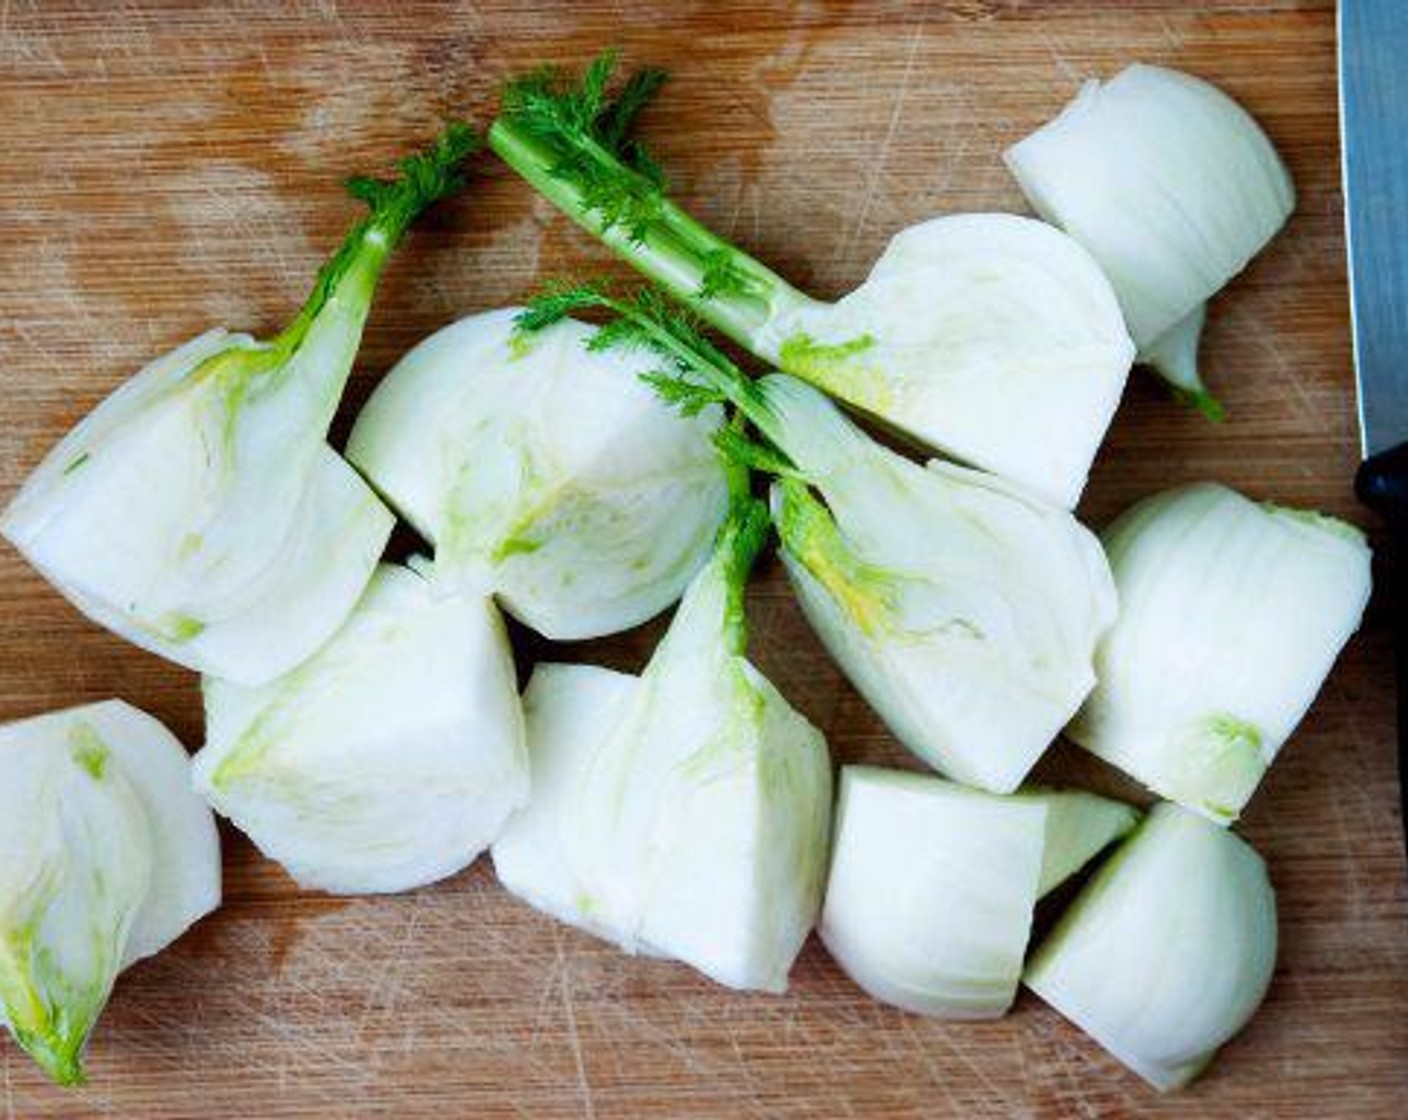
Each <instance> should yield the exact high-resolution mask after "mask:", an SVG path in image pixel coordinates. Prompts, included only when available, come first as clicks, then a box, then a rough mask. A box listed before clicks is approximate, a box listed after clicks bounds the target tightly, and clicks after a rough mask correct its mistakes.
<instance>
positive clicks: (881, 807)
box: [819, 766, 1139, 1019]
mask: <svg viewBox="0 0 1408 1120" xmlns="http://www.w3.org/2000/svg"><path fill="white" fill-rule="evenodd" d="M1138 819H1139V814H1138V813H1137V812H1136V811H1135V810H1134V809H1132V808H1131V807H1130V806H1128V805H1124V804H1122V803H1120V802H1118V801H1109V800H1106V799H1105V798H1102V797H1096V796H1095V795H1094V794H1090V793H1083V792H1080V791H1074V790H1044V789H1036V788H1033V789H1031V790H1026V791H1023V792H1022V793H1018V794H1013V795H1008V796H998V795H996V794H990V793H983V792H980V791H978V790H972V789H965V788H964V787H962V786H959V785H955V784H953V783H952V782H946V781H944V780H942V779H940V778H936V777H933V776H931V775H924V774H913V773H908V772H904V771H899V770H882V769H880V768H878V767H874V766H847V767H845V768H844V769H842V771H841V794H840V798H839V801H838V804H837V808H836V828H835V835H834V837H833V839H832V845H831V872H830V877H829V879H828V881H827V886H826V902H825V905H824V907H823V910H822V916H821V924H820V927H819V929H820V933H821V939H822V941H823V942H824V943H825V944H826V947H827V949H828V950H830V952H831V955H832V956H833V957H835V958H836V961H837V962H838V963H839V964H840V965H841V967H842V968H843V969H844V970H845V972H846V974H847V975H849V976H850V977H851V978H852V979H853V980H855V982H856V983H857V984H859V985H860V986H861V987H862V988H864V989H865V990H866V991H867V992H869V993H870V994H871V995H872V996H874V997H875V998H876V999H879V1000H883V1001H884V1002H886V1003H890V1004H894V1005H895V1006H896V1007H902V1008H904V1009H905V1010H907V1011H913V1012H915V1013H916V1014H919V1015H933V1016H937V1017H940V1018H947V1019H992V1018H997V1017H999V1016H1001V1015H1003V1014H1005V1013H1006V1012H1007V1010H1008V1008H1009V1007H1011V1005H1012V1001H1013V999H1014V998H1015V997H1016V995H1017V983H1018V981H1019V980H1020V979H1021V975H1022V958H1023V956H1024V955H1025V953H1026V948H1027V941H1028V939H1029V938H1030V936H1031V926H1032V911H1033V908H1034V907H1035V905H1036V902H1037V900H1038V899H1039V898H1040V897H1041V896H1042V895H1044V894H1046V893H1047V892H1048V891H1050V890H1052V889H1053V888H1054V887H1055V886H1057V885H1058V884H1059V883H1061V882H1062V881H1063V880H1064V879H1066V878H1067V877H1068V876H1070V875H1072V874H1074V873H1075V872H1076V871H1078V870H1079V869H1080V868H1081V867H1082V866H1084V864H1085V863H1086V862H1087V861H1088V860H1090V859H1091V858H1093V857H1094V856H1095V855H1097V854H1098V853H1099V852H1100V851H1101V849H1103V848H1105V847H1106V846H1107V845H1108V844H1110V843H1112V842H1114V841H1115V840H1117V839H1118V838H1119V837H1121V836H1123V835H1125V834H1126V833H1127V832H1129V830H1130V829H1132V828H1133V827H1134V825H1135V823H1136V822H1137V821H1138Z"/></svg>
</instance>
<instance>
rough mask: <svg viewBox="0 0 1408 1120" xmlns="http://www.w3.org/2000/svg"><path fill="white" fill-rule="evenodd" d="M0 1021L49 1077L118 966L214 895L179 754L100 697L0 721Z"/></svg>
mask: <svg viewBox="0 0 1408 1120" xmlns="http://www.w3.org/2000/svg"><path fill="white" fill-rule="evenodd" d="M0 769H3V771H4V775H5V780H4V782H3V783H0V1024H3V1025H5V1026H7V1027H9V1029H10V1031H11V1033H12V1034H13V1035H14V1036H15V1038H16V1040H17V1041H18V1042H19V1043H20V1045H21V1046H23V1047H24V1048H25V1050H27V1051H28V1052H29V1053H30V1055H31V1056H32V1057H33V1058H34V1059H35V1060H36V1061H37V1062H38V1064H39V1065H40V1066H41V1067H42V1068H43V1069H44V1071H45V1072H46V1073H47V1074H48V1075H49V1076H50V1077H51V1078H52V1079H53V1080H55V1081H57V1082H59V1083H60V1084H65V1085H72V1084H78V1083H81V1082H82V1081H83V1079H84V1072H83V1061H82V1056H83V1050H84V1047H85V1046H86V1044H87V1041H88V1037H89V1035H90V1034H91V1032H92V1030H93V1028H94V1026H95V1024H96V1022H97V1019H98V1016H99V1015H100V1013H101V1012H102V1009H103V1006H104V1004H105V1003H106V1002H107V998H108V995H109V993H110V992H111V990H112V986H113V982H114V981H115V980H116V978H117V974H118V972H119V971H121V969H123V968H125V967H126V966H127V965H128V964H130V963H132V962H133V961H135V960H137V959H139V958H141V957H144V956H148V955H150V954H152V953H155V952H157V951H159V950H160V949H162V948H164V947H165V946H166V945H167V944H169V943H170V942H171V941H173V940H175V939H176V938H177V937H178V936H180V935H181V934H182V933H183V932H184V931H185V930H186V929H187V928H188V927H189V926H190V925H191V924H192V923H194V922H195V921H196V920H197V919H199V918H200V917H202V916H204V915H205V914H206V913H208V912H210V911H211V910H213V909H214V908H215V907H216V906H217V905H218V904H219V900H220V852H219V841H218V838H217V835H216V831H215V823H214V820H213V818H212V817H211V814H210V811H209V809H208V808H207V807H206V806H205V805H204V803H203V802H201V800H200V799H199V798H198V797H196V796H195V794H194V793H192V792H191V789H190V766H189V760H188V759H187V757H186V752H185V749H184V748H183V747H182V746H181V745H180V744H179V743H178V742H177V741H176V740H175V739H174V738H173V737H172V736H171V734H170V733H169V732H168V731H167V730H166V729H165V728H164V727H162V725H161V724H160V723H158V722H157V721H156V720H154V719H153V718H152V717H151V716H148V715H147V714H146V713H144V712H141V711H138V710H137V709H136V708H133V707H131V706H129V705H127V704H124V703H122V702H120V701H116V700H111V701H105V702H102V703H97V704H89V705H86V706H84V707H80V708H71V709H68V710H65V711H61V712H53V713H50V714H48V715H43V716H37V717H34V718H32V719H27V720H21V721H19V722H17V723H11V724H7V725H5V726H3V727H0Z"/></svg>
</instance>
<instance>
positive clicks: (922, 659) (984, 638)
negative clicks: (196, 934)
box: [520, 284, 1116, 793]
mask: <svg viewBox="0 0 1408 1120" xmlns="http://www.w3.org/2000/svg"><path fill="white" fill-rule="evenodd" d="M582 308H595V309H604V310H607V311H609V312H611V313H612V314H614V315H615V316H616V318H615V319H613V320H612V321H611V322H610V323H608V324H607V325H606V326H605V327H603V328H602V333H603V335H604V336H605V337H607V338H608V339H610V341H611V342H612V343H613V344H615V345H622V346H634V347H638V348H643V349H646V350H650V351H653V352H654V353H655V354H656V355H657V359H659V360H663V361H664V363H665V366H666V367H667V368H666V369H665V370H663V371H661V372H658V373H657V374H655V375H654V376H652V377H651V379H650V380H651V383H652V384H653V385H654V386H655V388H656V391H657V392H659V393H661V395H662V397H664V398H665V399H666V400H669V401H671V402H672V403H675V404H676V405H677V406H679V407H681V408H682V409H686V410H687V409H694V408H698V407H701V406H703V405H704V404H706V403H713V402H717V401H719V400H729V401H731V402H732V403H733V404H734V405H735V406H736V407H737V409H738V410H739V412H740V413H741V414H742V415H743V416H745V417H746V418H747V419H748V420H749V421H750V422H751V423H752V424H753V425H754V426H755V427H756V428H757V429H758V430H759V431H760V432H761V433H762V434H763V436H764V437H765V438H766V439H767V440H768V441H769V443H770V444H771V448H764V447H760V446H759V445H757V444H752V443H749V442H748V441H747V440H746V439H745V438H744V437H743V436H742V435H741V434H740V433H738V432H736V431H733V430H732V429H726V430H725V431H724V432H722V433H720V441H721V444H722V446H723V447H724V448H725V450H726V451H731V452H732V453H735V454H738V455H742V456H743V457H744V459H745V461H748V462H749V463H750V465H751V466H755V467H759V468H760V469H764V470H768V471H771V472H773V473H774V474H777V475H779V476H780V481H779V482H778V483H776V484H775V486H774V488H773V517H774V520H775V521H776V524H777V528H778V535H779V537H780V538H781V541H782V556H783V560H784V561H785V562H786V565H787V568H788V572H789V574H790V575H791V576H792V580H793V584H794V586H795V588H796V590H797V594H798V597H799V599H800V601H801V603H802V607H803V610H804V611H805V613H806V614H807V616H808V618H809V619H810V621H811V623H812V625H813V627H815V629H816V630H817V632H818V634H819V635H820V636H821V638H822V641H823V642H824V643H825V645H826V646H827V648H828V649H829V650H830V652H831V654H832V656H833V657H835V658H836V660H837V661H838V663H839V664H840V665H841V667H842V668H843V669H844V670H845V671H846V673H847V675H848V676H849V677H850V679H851V681H852V683H853V684H855V686H856V687H857V689H859V690H860V692H861V693H862V694H863V695H864V696H865V698H866V699H867V700H868V701H869V702H870V703H871V705H872V706H874V708H875V709H876V711H877V712H878V713H879V714H880V716H881V717H882V718H883V719H884V720H885V722H886V724H887V725H888V726H889V728H890V730H891V731H893V732H894V733H895V735H896V737H898V738H899V739H900V741H901V742H903V743H904V744H905V746H907V747H908V748H909V749H910V750H912V751H914V752H915V754H917V755H919V757H921V758H923V759H924V760H925V761H927V762H928V763H929V764H930V765H932V766H934V767H936V768H937V769H939V770H942V771H943V772H944V773H946V774H948V775H949V776H951V777H953V778H955V779H957V780H959V781H962V782H965V783H968V784H970V785H977V786H981V787H982V788H984V789H987V790H991V791H993V792H995V793H1010V792H1011V791H1012V790H1014V789H1016V788H1017V786H1018V785H1019V784H1020V783H1021V781H1022V779H1023V777H1025V776H1026V774H1027V772H1028V771H1029V770H1030V769H1031V768H1032V766H1033V765H1034V764H1035V762H1036V760H1037V759H1038V758H1039V757H1040V755H1041V754H1042V752H1043V751H1045V750H1046V748H1047V747H1048V746H1049V745H1050V743H1051V741H1052V740H1053V739H1054V738H1055V736H1056V734H1057V732H1059V731H1060V729H1061V728H1062V727H1063V726H1064V725H1065V724H1066V723H1067V722H1068V721H1069V720H1070V718H1071V717H1072V716H1073V715H1074V714H1075V712H1076V710H1077V709H1078V708H1079V707H1080V704H1081V702H1082V701H1083V700H1084V699H1085V696H1086V695H1087V693H1089V691H1090V689H1091V688H1092V687H1093V685H1094V683H1095V677H1094V672H1093V669H1092V663H1093V658H1094V653H1095V646H1096V643H1097V641H1098V640H1099V638H1100V635H1101V634H1102V633H1104V631H1105V630H1106V629H1107V628H1108V627H1109V626H1110V624H1111V622H1112V621H1113V619H1114V615H1115V609H1116V603H1115V594H1114V584H1113V581H1112V580H1111V578H1110V572H1109V567H1108V565H1107V564H1106V562H1105V556H1104V553H1103V552H1101V550H1100V546H1099V543H1098V542H1097V541H1096V539H1095V537H1094V536H1093V535H1092V534H1091V533H1090V532H1088V531H1087V530H1086V529H1085V528H1084V527H1082V526H1081V525H1080V523H1079V522H1077V521H1076V520H1075V518H1074V517H1072V516H1071V514H1070V513H1068V512H1066V511H1065V510H1062V509H1060V508H1058V507H1056V506H1053V505H1050V504H1049V503H1047V502H1045V501H1043V500H1041V499H1040V498H1038V497H1037V496H1036V495H1034V494H1032V493H1030V492H1029V491H1027V490H1025V489H1023V488H1021V487H1019V486H1017V485H1016V484H1014V483H1009V482H1005V481H1003V480H1001V479H998V478H995V477H993V476H991V475H986V474H982V473H981V472H978V471H972V470H968V469H966V468H963V467H957V466H953V465H951V464H947V463H938V462H934V463H930V464H929V466H928V467H927V468H926V467H921V466H919V465H918V464H916V463H913V462H911V461H910V460H908V459H906V458H904V457H903V456H901V455H898V454H896V453H894V452H892V451H890V450H888V449H886V448H884V447H882V446H880V445H879V444H877V443H875V442H874V441H873V440H871V439H870V438H869V437H867V436H866V435H865V434H864V433H863V432H861V431H860V429H858V428H857V427H856V426H855V425H854V424H852V423H851V422H850V421H849V420H847V419H846V417H845V416H844V415H843V414H842V413H841V412H840V411H839V410H838V409H837V408H836V407H835V405H833V404H832V403H831V402H830V401H829V400H828V399H827V398H826V397H825V396H824V395H823V394H822V393H820V392H819V391H817V390H816V389H813V388H810V387H809V386H807V385H804V384H803V383H802V382H800V381H798V380H796V379H795V378H792V377H789V376H787V375H784V374H773V375H770V376H768V377H765V378H763V379H761V380H758V381H753V380H751V379H749V378H748V377H747V376H746V375H745V374H744V373H743V372H742V370H740V369H739V368H738V367H737V366H736V365H734V364H733V363H732V362H731V361H730V360H729V359H728V358H727V357H726V356H725V355H724V354H723V353H721V352H720V351H719V350H718V349H717V348H716V347H714V346H713V345H712V344H711V343H710V342H709V341H708V339H707V338H705V337H704V336H703V335H702V334H701V333H700V332H699V331H698V330H697V329H696V327H695V326H694V324H693V323H692V321H691V320H690V318H689V317H688V316H687V315H684V314H682V313H680V312H678V311H675V310H672V309H671V308H670V307H669V305H668V304H667V303H666V301H665V300H664V298H663V297H662V296H660V295H659V293H658V292H656V291H655V290H654V289H649V288H647V289H645V290H643V291H642V292H640V293H639V294H638V295H637V296H636V297H635V298H634V299H629V300H627V299H621V298H618V297H615V296H613V295H611V294H610V293H608V292H606V291H604V290H603V289H602V288H601V287H600V286H598V285H594V284H582V285H578V286H576V287H570V288H551V289H549V290H548V291H546V292H545V293H544V294H543V295H541V296H540V297H539V298H538V299H536V300H534V301H532V302H531V303H530V304H529V308H528V310H527V311H526V312H525V313H524V314H523V316H521V317H520V323H521V325H522V326H523V328H524V329H525V330H526V331H529V332H532V331H536V330H541V329H545V328H547V327H549V326H551V325H552V324H553V323H555V322H557V321H559V320H560V319H561V318H563V317H564V316H565V315H567V314H569V313H571V312H572V311H575V310H578V309H582ZM818 494H819V495H820V497H818ZM823 499H824V503H823Z"/></svg>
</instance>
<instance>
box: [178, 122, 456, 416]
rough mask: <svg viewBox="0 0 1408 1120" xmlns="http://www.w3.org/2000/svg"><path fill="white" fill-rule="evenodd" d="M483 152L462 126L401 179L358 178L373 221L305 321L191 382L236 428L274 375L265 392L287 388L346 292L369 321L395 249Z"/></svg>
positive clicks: (328, 268)
mask: <svg viewBox="0 0 1408 1120" xmlns="http://www.w3.org/2000/svg"><path fill="white" fill-rule="evenodd" d="M479 146H480V139H479V136H478V134H477V133H476V132H475V131H474V129H473V128H471V127H470V126H469V125H468V124H466V123H464V122H463V121H452V122H450V123H449V124H447V125H446V126H445V129H444V131H442V132H441V133H440V135H439V137H438V138H437V139H436V140H435V142H434V143H433V144H432V145H431V146H430V147H429V148H426V149H425V150H424V151H421V152H418V153H416V154H415V155H411V156H407V157H406V158H405V159H402V160H401V161H400V162H399V164H398V165H397V166H398V169H399V174H398V175H396V176H395V177H393V178H390V179H377V178H372V177H370V176H357V177H354V178H352V179H349V180H348V181H347V184H346V186H347V190H348V192H349V193H350V194H351V195H352V196H353V197H354V198H356V199H359V200H360V201H362V202H364V203H366V204H367V206H368V207H369V208H370V210H371V213H369V214H367V215H366V216H365V217H364V218H362V219H361V220H360V221H359V222H357V223H356V224H355V225H354V226H353V227H352V228H351V229H350V230H348V232H347V234H346V235H345V236H344V237H343V239H342V244H341V245H340V246H339V247H338V250H337V252H336V253H334V254H333V255H332V257H330V258H329V259H328V260H327V262H326V263H325V264H324V265H323V267H322V268H320V269H319V270H318V276H317V279H316V280H314V282H313V288H312V291H310V292H309V293H308V298H307V299H306V300H305V301H304V303H303V306H302V307H301V308H300V309H299V311H298V314H297V315H295V316H294V318H293V319H292V320H291V321H290V322H289V323H288V325H287V326H285V327H284V329H283V330H281V331H280V332H279V333H278V334H277V335H275V336H274V337H273V338H272V339H270V340H269V341H268V342H267V343H262V344H258V345H254V346H237V347H233V348H230V349H225V350H221V351H219V352H217V353H215V354H212V355H211V356H210V357H209V358H207V359H206V360H205V361H203V362H201V363H200V364H199V365H197V366H196V367H195V368H194V369H192V370H191V371H190V373H189V374H188V376H189V377H190V378H191V379H193V380H197V379H200V380H205V379H209V380H211V381H214V382H215V383H216V384H217V385H219V386H220V393H221V395H222V396H223V397H224V399H225V414H226V415H227V416H228V417H229V418H230V422H231V423H233V420H234V417H235V416H237V415H238V414H239V412H240V408H241V405H242V404H243V403H244V402H245V401H246V400H247V399H248V397H249V395H250V394H251V393H252V392H253V391H254V385H255V382H256V381H258V380H260V379H261V378H265V375H269V377H268V378H266V380H265V381H264V384H265V387H266V388H272V387H274V386H277V385H278V384H280V383H281V382H282V378H281V377H280V374H281V373H282V371H284V370H285V369H286V368H287V367H288V365H289V359H290V358H292V357H293V355H294V354H295V353H297V352H298V350H299V348H300V347H301V346H302V345H303V342H304V340H305V339H306V338H307V337H308V332H309V331H310V330H311V329H312V326H313V324H314V323H315V322H316V321H317V320H318V316H319V315H320V314H322V312H323V311H324V309H325V308H327V306H328V305H329V303H330V302H332V300H333V299H334V297H335V296H337V295H338V293H339V292H342V293H344V296H345V297H347V298H349V299H351V300H352V301H353V302H354V304H355V305H356V306H357V307H358V309H359V312H360V313H362V314H364V313H365V311H366V309H367V308H368V307H369V306H370V304H371V298H372V293H373V291H374V290H375V287H376V281H377V278H378V277H379V276H380V274H381V267H382V265H383V264H384V263H385V261H386V259H387V257H388V256H389V255H390V254H391V251H392V249H394V248H395V247H396V244H397V242H398V241H400V239H401V236H402V235H403V234H404V233H405V232H406V230H407V228H409V226H410V224H411V223H412V222H413V221H414V220H415V219H416V217H417V216H418V215H419V214H420V213H421V211H422V210H424V209H425V208H426V207H427V206H429V205H430V204H431V203H433V202H436V201H438V200H439V199H442V198H445V197H446V196H448V195H451V194H453V193H455V192H456V191H458V190H460V189H461V188H462V187H463V186H464V181H465V180H464V175H463V169H462V166H461V165H462V164H463V163H464V160H465V159H466V158H467V157H468V156H469V155H470V154H471V153H472V152H474V151H476V150H477V149H478V148H479Z"/></svg>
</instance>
